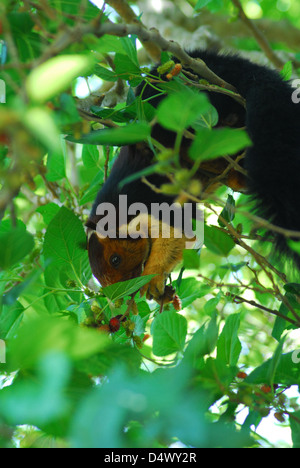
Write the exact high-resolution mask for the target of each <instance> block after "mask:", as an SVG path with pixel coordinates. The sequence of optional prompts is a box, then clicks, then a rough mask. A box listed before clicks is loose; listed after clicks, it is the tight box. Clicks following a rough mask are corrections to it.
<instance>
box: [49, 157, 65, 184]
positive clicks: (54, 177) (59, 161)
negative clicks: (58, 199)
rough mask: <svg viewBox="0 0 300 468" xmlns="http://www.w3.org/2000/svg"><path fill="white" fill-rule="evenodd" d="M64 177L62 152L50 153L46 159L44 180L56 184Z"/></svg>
mask: <svg viewBox="0 0 300 468" xmlns="http://www.w3.org/2000/svg"><path fill="white" fill-rule="evenodd" d="M65 177H66V168H65V156H64V154H63V151H60V152H58V153H52V152H50V153H49V154H48V158H47V174H46V179H47V180H49V182H57V181H58V180H61V179H64V178H65Z"/></svg>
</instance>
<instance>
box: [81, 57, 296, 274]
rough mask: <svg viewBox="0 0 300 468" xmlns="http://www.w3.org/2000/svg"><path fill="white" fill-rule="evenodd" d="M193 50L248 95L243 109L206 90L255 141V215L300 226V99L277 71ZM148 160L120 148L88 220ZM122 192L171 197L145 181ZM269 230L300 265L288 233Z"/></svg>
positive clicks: (146, 90) (251, 168)
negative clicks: (286, 234)
mask: <svg viewBox="0 0 300 468" xmlns="http://www.w3.org/2000/svg"><path fill="white" fill-rule="evenodd" d="M190 55H191V56H192V57H194V58H201V59H202V60H204V62H205V63H206V64H207V66H208V67H209V68H210V69H211V70H212V71H214V72H215V73H216V74H217V75H218V76H220V77H221V78H223V79H224V80H225V81H227V82H228V83H230V84H232V85H233V86H234V87H235V88H236V89H237V91H238V93H240V94H241V95H242V96H243V97H244V98H245V99H246V111H245V109H244V108H243V107H242V106H241V105H240V104H238V103H237V102H236V101H235V100H234V99H232V98H231V97H228V96H225V95H223V94H219V93H214V92H210V93H208V94H207V95H208V97H209V99H210V101H211V102H212V104H213V105H214V106H215V108H216V109H217V111H218V113H219V117H220V120H223V121H226V118H227V117H228V116H230V115H231V114H235V115H236V118H237V120H238V122H239V125H237V126H243V125H245V126H246V128H247V131H248V133H249V136H250V138H251V140H252V142H253V145H252V146H251V147H250V148H248V149H247V151H246V156H245V160H244V162H243V165H244V168H245V169H246V171H247V174H248V178H247V193H248V194H249V195H250V196H251V197H252V199H253V200H254V201H255V207H256V208H255V214H257V215H258V216H260V217H262V218H264V219H266V220H267V221H268V222H270V223H272V224H273V225H275V226H278V227H280V228H283V229H285V230H292V231H300V213H299V209H300V104H295V103H293V101H292V93H293V88H292V87H291V86H290V84H289V83H288V82H286V81H283V79H282V78H281V76H280V75H279V73H277V72H276V71H274V70H271V69H269V68H266V67H264V66H260V65H256V64H254V63H252V62H250V61H249V60H246V59H244V58H241V57H239V56H237V55H219V54H217V53H215V52H209V51H199V50H196V51H193V52H190ZM154 73H155V71H154ZM142 90H143V95H142V98H143V99H146V98H149V97H151V96H154V95H155V94H157V91H156V90H154V89H153V88H152V87H151V86H150V85H147V86H146V87H145V86H144V83H143V84H142V85H140V86H139V87H138V89H137V95H139V94H141V92H142ZM160 99H161V98H154V99H153V100H150V103H151V104H152V105H154V106H157V105H158V103H159V101H160ZM170 112H171V110H170ZM240 123H242V125H240ZM155 131H156V132H157V133H158V135H159V140H160V141H161V142H163V141H164V135H165V138H166V140H168V138H169V135H170V132H168V131H167V130H164V129H163V128H161V127H156V129H155ZM156 136H157V135H155V137H156ZM150 164H151V157H149V155H147V156H146V157H144V156H141V154H140V152H139V151H138V150H136V148H135V147H134V146H133V147H130V146H129V147H125V148H122V149H121V152H120V156H119V158H118V160H117V162H116V164H115V166H114V168H113V169H112V172H111V175H110V177H109V178H108V180H107V182H106V183H105V185H104V187H103V188H102V190H101V191H100V193H99V194H98V197H97V200H96V202H95V204H94V207H93V210H92V213H91V218H90V219H92V218H95V210H96V206H97V205H98V204H99V203H101V202H102V201H106V200H107V201H110V202H112V199H111V197H112V194H113V198H115V197H117V196H118V194H119V190H118V183H119V182H120V181H122V180H123V179H124V178H126V177H127V176H128V175H129V174H133V173H135V172H138V171H140V170H142V169H144V168H145V167H146V166H148V165H150ZM160 178H161V179H160ZM161 182H163V177H162V176H158V175H157V176H155V175H154V176H153V180H152V183H154V184H156V185H160V183H161ZM151 192H152V193H151ZM122 193H126V194H128V195H129V203H131V202H135V201H142V202H144V203H147V202H148V201H149V203H150V202H153V201H160V202H162V201H166V200H167V199H168V200H171V201H172V197H166V196H164V195H162V194H159V193H155V192H153V191H151V189H150V188H149V187H147V186H145V184H143V183H141V181H138V183H137V181H134V182H132V183H129V184H127V185H125V186H124V187H123V188H122ZM154 198H155V200H153V199H154ZM108 199H109V200H108ZM148 199H149V200H148ZM271 234H272V236H273V238H274V239H275V246H276V250H277V251H278V252H279V253H285V254H287V255H288V256H289V257H291V258H293V260H294V261H295V262H296V264H297V266H298V267H299V268H300V256H298V255H297V254H296V253H294V252H292V251H291V250H290V249H289V247H288V242H287V238H286V237H285V236H284V235H281V234H279V233H278V232H276V231H273V232H272V233H271ZM295 240H296V239H295Z"/></svg>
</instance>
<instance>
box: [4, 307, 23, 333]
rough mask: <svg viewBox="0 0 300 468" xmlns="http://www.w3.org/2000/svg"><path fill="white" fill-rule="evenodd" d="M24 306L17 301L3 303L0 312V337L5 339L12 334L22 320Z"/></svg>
mask: <svg viewBox="0 0 300 468" xmlns="http://www.w3.org/2000/svg"><path fill="white" fill-rule="evenodd" d="M23 313H24V307H23V306H22V304H20V303H19V302H15V303H14V304H12V305H4V306H3V307H2V310H1V312H0V339H1V340H5V339H7V338H9V337H11V336H13V332H14V331H15V330H16V328H17V327H18V325H19V323H20V321H21V320H22V317H23Z"/></svg>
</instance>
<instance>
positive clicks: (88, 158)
mask: <svg viewBox="0 0 300 468" xmlns="http://www.w3.org/2000/svg"><path fill="white" fill-rule="evenodd" d="M82 162H83V164H84V165H85V167H87V168H88V169H94V168H95V167H97V164H98V162H99V149H98V148H97V146H95V145H83V147H82Z"/></svg>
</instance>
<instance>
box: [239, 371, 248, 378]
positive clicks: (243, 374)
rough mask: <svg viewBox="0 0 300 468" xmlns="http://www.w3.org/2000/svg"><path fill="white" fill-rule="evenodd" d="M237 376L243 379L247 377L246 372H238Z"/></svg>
mask: <svg viewBox="0 0 300 468" xmlns="http://www.w3.org/2000/svg"><path fill="white" fill-rule="evenodd" d="M237 377H238V378H239V379H245V378H246V377H247V374H246V372H238V374H237Z"/></svg>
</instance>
